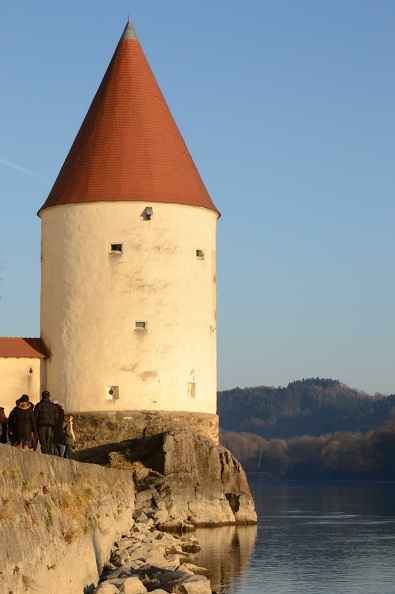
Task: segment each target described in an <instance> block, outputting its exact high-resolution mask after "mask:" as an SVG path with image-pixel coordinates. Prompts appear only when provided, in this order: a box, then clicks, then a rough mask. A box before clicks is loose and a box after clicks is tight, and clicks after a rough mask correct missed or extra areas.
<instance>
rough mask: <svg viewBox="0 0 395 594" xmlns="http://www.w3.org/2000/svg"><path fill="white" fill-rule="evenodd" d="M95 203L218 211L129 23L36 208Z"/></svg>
mask: <svg viewBox="0 0 395 594" xmlns="http://www.w3.org/2000/svg"><path fill="white" fill-rule="evenodd" d="M98 201H105V202H117V201H143V202H148V203H149V202H166V203H177V204H186V205H191V206H201V207H203V208H209V209H211V210H214V211H216V212H217V209H216V208H215V206H214V204H213V202H212V201H211V198H210V196H209V195H208V192H207V190H206V188H205V186H204V184H203V182H202V180H201V177H200V175H199V173H198V171H197V169H196V167H195V164H194V162H193V160H192V158H191V156H190V154H189V152H188V149H187V147H186V145H185V143H184V140H183V138H182V136H181V134H180V132H179V130H178V128H177V126H176V123H175V122H174V119H173V117H172V115H171V113H170V110H169V108H168V106H167V104H166V101H165V99H164V97H163V95H162V93H161V90H160V88H159V86H158V83H157V82H156V80H155V77H154V75H153V73H152V71H151V68H150V66H149V64H148V62H147V60H146V58H145V56H144V53H143V50H142V48H141V45H140V43H139V41H138V39H137V37H136V35H135V32H134V30H133V27H132V25H131V23H130V21H129V22H128V24H127V25H126V27H125V30H124V32H123V35H122V37H121V39H120V41H119V43H118V46H117V48H116V50H115V53H114V56H113V58H112V60H111V62H110V65H109V67H108V69H107V72H106V74H105V75H104V78H103V80H102V82H101V84H100V87H99V89H98V91H97V93H96V95H95V97H94V99H93V101H92V104H91V106H90V108H89V111H88V113H87V115H86V117H85V120H84V121H83V123H82V126H81V128H80V130H79V132H78V134H77V136H76V139H75V140H74V143H73V145H72V147H71V149H70V152H69V154H68V156H67V158H66V160H65V162H64V164H63V167H62V169H61V170H60V173H59V175H58V177H57V179H56V181H55V184H54V186H53V188H52V190H51V192H50V194H49V196H48V198H47V200H46V202H45V204H44V205H43V206H42V209H44V208H48V207H50V206H58V205H61V204H71V203H84V202H98Z"/></svg>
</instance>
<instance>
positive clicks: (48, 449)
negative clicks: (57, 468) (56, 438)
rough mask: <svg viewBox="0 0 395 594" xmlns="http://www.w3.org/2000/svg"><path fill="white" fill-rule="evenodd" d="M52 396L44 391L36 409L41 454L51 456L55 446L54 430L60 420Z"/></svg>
mask: <svg viewBox="0 0 395 594" xmlns="http://www.w3.org/2000/svg"><path fill="white" fill-rule="evenodd" d="M50 396H51V394H50V393H49V392H48V390H44V392H43V393H42V394H41V400H40V402H39V403H38V404H36V406H35V407H34V414H35V417H36V423H37V430H38V439H39V441H40V446H41V453H42V454H51V453H52V445H53V430H54V427H55V425H56V423H57V421H58V418H59V412H58V409H57V407H56V405H55V404H54V403H53V402H51V400H50Z"/></svg>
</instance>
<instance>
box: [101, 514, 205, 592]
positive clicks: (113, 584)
mask: <svg viewBox="0 0 395 594" xmlns="http://www.w3.org/2000/svg"><path fill="white" fill-rule="evenodd" d="M199 550H200V545H199V543H198V541H197V539H196V538H195V537H194V536H193V535H191V534H189V535H182V536H176V535H173V534H170V533H166V532H161V531H159V530H158V529H157V527H156V526H155V523H154V520H153V519H152V518H150V517H148V516H147V515H146V514H140V516H139V517H138V518H136V520H135V521H134V524H133V527H132V528H131V531H130V534H129V535H124V536H123V537H122V538H121V539H120V540H118V541H117V542H116V543H115V546H114V548H113V550H112V553H111V557H110V559H109V561H108V562H107V563H105V564H104V569H103V572H102V575H101V577H100V583H99V585H98V587H97V588H96V589H95V590H94V594H121V593H122V594H128V593H129V594H132V593H133V594H144V593H145V592H151V591H155V593H157V594H162V593H165V592H166V593H169V592H175V593H176V592H178V593H188V594H212V590H211V586H210V581H209V579H208V570H207V569H206V568H204V567H198V566H197V565H195V564H194V563H193V556H194V553H196V552H197V551H199Z"/></svg>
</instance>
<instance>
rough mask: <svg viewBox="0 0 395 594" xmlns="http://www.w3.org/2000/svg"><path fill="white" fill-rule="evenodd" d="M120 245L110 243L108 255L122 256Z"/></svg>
mask: <svg viewBox="0 0 395 594" xmlns="http://www.w3.org/2000/svg"><path fill="white" fill-rule="evenodd" d="M122 250H123V246H122V243H110V254H122Z"/></svg>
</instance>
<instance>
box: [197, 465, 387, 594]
mask: <svg viewBox="0 0 395 594" xmlns="http://www.w3.org/2000/svg"><path fill="white" fill-rule="evenodd" d="M249 483H250V488H251V492H252V495H253V497H254V500H255V506H256V511H257V513H258V525H257V526H240V527H235V526H231V527H229V526H228V527H224V528H215V529H200V530H198V531H197V534H196V536H197V538H198V540H199V542H200V544H201V546H202V551H201V553H199V555H197V557H196V561H195V562H196V564H198V565H202V566H203V567H206V568H208V569H209V570H210V572H211V574H212V575H211V578H210V579H211V587H212V589H213V590H215V591H216V592H218V593H221V594H299V593H300V594H373V593H375V594H376V593H377V594H395V484H394V483H341V482H338V483H315V482H298V481H270V480H264V479H261V478H259V477H253V478H250V479H249Z"/></svg>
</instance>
